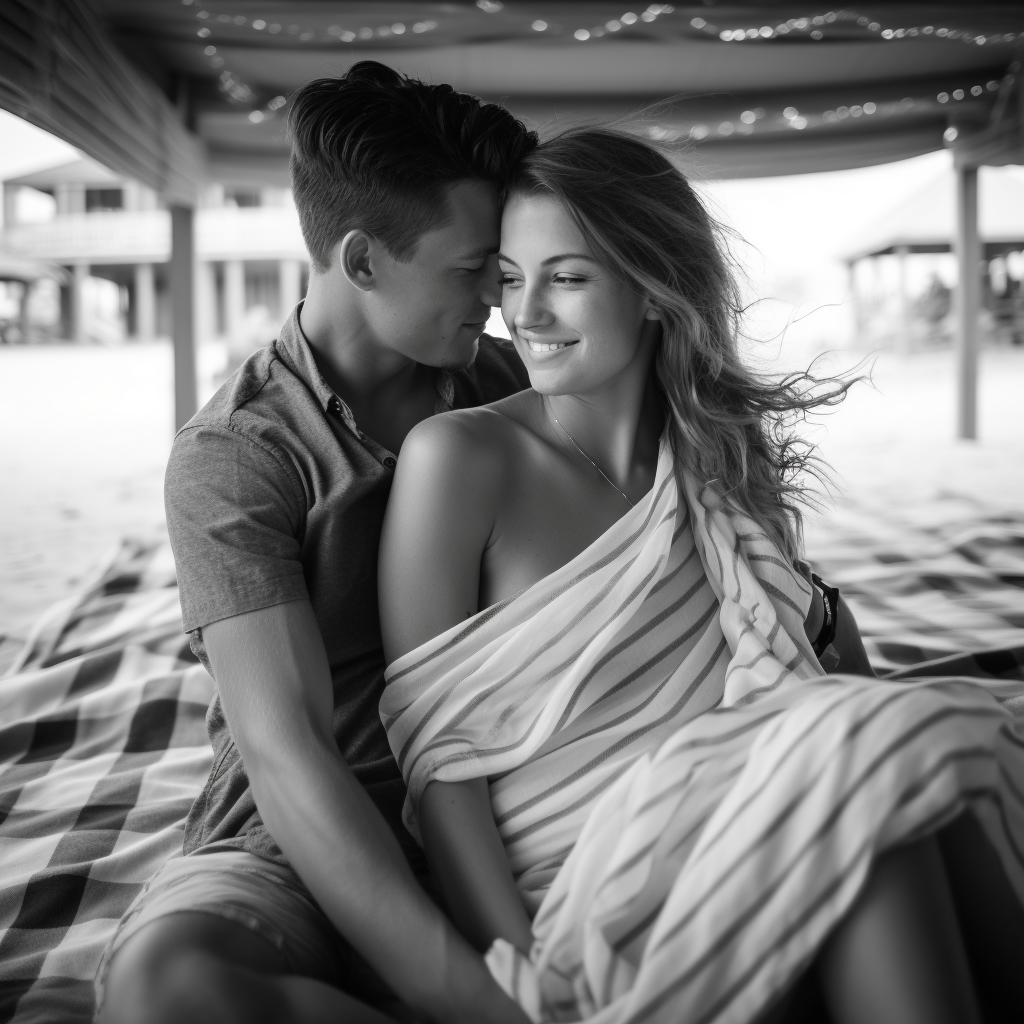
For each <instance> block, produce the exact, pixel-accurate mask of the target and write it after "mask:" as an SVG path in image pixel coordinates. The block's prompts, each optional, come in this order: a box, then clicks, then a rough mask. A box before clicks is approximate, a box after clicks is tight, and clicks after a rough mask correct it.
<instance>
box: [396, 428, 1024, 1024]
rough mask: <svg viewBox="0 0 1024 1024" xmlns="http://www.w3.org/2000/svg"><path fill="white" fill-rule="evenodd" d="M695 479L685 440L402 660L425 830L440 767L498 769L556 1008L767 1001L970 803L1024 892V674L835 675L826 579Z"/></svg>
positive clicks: (399, 681) (641, 1013) (543, 983)
mask: <svg viewBox="0 0 1024 1024" xmlns="http://www.w3.org/2000/svg"><path fill="white" fill-rule="evenodd" d="M685 490H686V497H685V500H680V497H679V490H678V488H677V485H676V480H675V476H674V473H673V465H672V458H671V453H670V452H669V450H668V448H667V446H663V449H662V452H661V456H660V459H659V466H658V472H657V477H656V480H655V485H654V487H653V489H652V491H651V493H650V494H649V495H648V497H647V498H646V499H645V500H644V501H642V502H641V503H640V504H639V505H638V506H637V507H636V508H635V509H633V510H632V511H631V512H630V513H629V514H627V515H626V516H624V517H623V518H622V519H621V520H620V521H619V522H618V523H616V524H615V525H614V526H613V527H612V528H611V529H610V530H609V531H608V532H607V533H605V534H604V535H603V536H602V537H600V538H599V539H598V540H597V541H595V542H594V543H593V544H592V545H591V546H590V547H589V548H587V549H586V550H585V551H584V552H582V553H581V554H580V555H579V556H578V557H577V558H575V559H574V560H573V561H572V562H570V563H569V564H568V565H567V566H565V567H564V568H563V569H561V570H559V571H558V572H556V573H553V574H552V575H551V576H549V577H547V578H545V579H543V580H541V581H539V582H538V583H537V584H535V585H534V586H533V587H531V588H529V589H528V590H526V591H524V592H523V593H521V594H519V595H516V596H515V597H513V598H510V599H509V600H507V601H505V602H502V603H501V604H499V605H495V606H493V607H491V608H489V609H486V610H485V611H483V612H481V613H479V614H478V615H476V616H474V617H473V618H471V619H469V620H467V621H466V622H464V623H460V624H459V625H457V626H455V627H453V628H452V629H451V630H449V631H448V632H446V633H444V634H442V635H441V636H439V637H437V638H435V639H434V640H432V641H430V642H429V643H427V644H425V645H423V646H422V647H421V648H419V649H417V650H415V651H412V652H410V653H409V654H407V655H405V656H404V657H402V658H401V659H399V660H398V661H397V662H395V663H394V664H393V665H391V666H389V668H388V671H387V681H388V685H387V688H386V690H385V694H384V697H383V699H382V702H381V714H382V718H383V721H384V724H385V726H386V728H387V730H388V736H389V739H390V742H391V745H392V749H393V750H394V752H395V756H396V758H397V759H398V763H399V766H400V767H401V769H402V772H403V774H404V776H405V778H406V780H407V783H408V787H409V798H408V801H407V806H406V821H407V823H408V824H409V827H410V828H411V829H412V830H413V832H414V833H415V832H416V817H415V807H416V802H417V800H418V798H419V796H420V794H421V793H422V792H423V789H424V787H425V786H426V784H427V783H428V782H429V781H431V780H433V779H439V780H442V781H456V780H461V779H471V778H478V777H480V776H488V777H489V778H490V780H491V787H490V789H491V802H492V808H493V810H494V815H495V820H496V821H497V823H498V830H499V834H500V835H501V837H502V840H503V842H504V844H505V848H506V851H507V853H508V856H509V861H510V863H511V865H512V870H513V875H514V877H515V879H516V883H517V885H518V886H519V889H520V892H521V893H522V895H523V899H524V902H525V903H526V905H527V907H528V908H529V909H530V910H531V911H535V914H534V921H533V930H534V944H533V948H532V949H531V951H530V955H529V957H525V956H523V955H522V954H520V953H519V952H517V951H516V950H514V949H513V948H512V947H511V946H510V945H509V944H508V943H506V942H504V941H502V940H499V941H497V942H496V943H495V944H494V946H493V947H492V948H491V950H490V951H489V953H488V964H489V966H490V968H491V970H492V972H493V973H494V975H495V976H496V977H497V978H498V980H499V981H500V982H501V984H502V985H503V986H504V987H505V989H506V991H508V992H510V994H512V996H513V997H514V998H515V999H517V1001H518V1002H519V1003H520V1005H521V1006H522V1007H523V1008H524V1010H525V1011H526V1012H527V1014H528V1015H529V1016H530V1018H531V1019H532V1020H535V1021H563V1020H564V1021H572V1020H581V1019H587V1020H593V1021H599V1022H601V1024H613V1022H614V1024H626V1022H630V1024H632V1022H639V1021H644V1022H648V1021H650V1022H664V1024H669V1022H672V1024H677V1022H678V1021H680V1020H686V1021H687V1024H699V1022H726V1021H728V1022H737V1024H738V1022H742V1021H749V1020H752V1019H754V1018H755V1017H756V1016H757V1015H758V1013H760V1012H761V1011H762V1010H763V1009H764V1008H765V1007H766V1006H767V1005H768V1004H769V1003H770V1002H771V1001H772V1000H773V999H774V998H775V997H776V996H777V995H778V994H779V993H780V992H781V991H782V989H783V988H784V987H785V986H786V985H787V984H788V983H789V982H790V981H791V980H792V979H793V978H794V977H795V976H796V974H797V973H798V972H799V971H800V970H801V969H802V968H803V967H804V966H805V965H806V964H807V963H808V962H809V960H810V959H811V958H812V957H813V955H814V953H815V951H816V950H817V948H818V947H819V946H820V944H821V942H822V941H823V939H824V938H825V936H826V935H827V934H828V933H829V931H830V929H831V928H832V927H834V925H835V924H836V922H837V921H838V920H839V919H840V918H841V917H842V916H843V914H845V912H846V911H847V910H848V909H849V907H850V906H851V904H852V903H853V901H854V900H855V899H856V896H857V894H858V892H859V889H860V887H861V886H862V884H863V882H864V880H865V878H866V877H867V874H868V871H869V870H870V866H871V862H872V859H873V858H874V857H875V856H876V855H877V854H878V853H879V852H881V851H883V850H885V849H886V848H888V847H891V846H893V845H895V844H897V843H899V842H903V841H908V840H911V839H914V838H917V837H919V836H922V835H925V834H927V833H928V832H929V831H933V830H934V829H936V828H938V827H940V826H941V825H942V824H943V823H945V822H947V821H948V820H950V819H951V818H952V817H954V816H955V815H957V814H958V813H960V811H962V810H963V809H965V808H967V807H969V808H970V809H971V810H972V811H973V812H974V813H975V814H976V815H977V816H978V818H979V819H980V821H981V822H982V824H983V826H984V827H985V829H986V831H987V833H988V834H989V836H990V838H991V839H992V841H993V843H994V845H995V847H996V849H997V850H998V852H999V854H1000V856H1001V858H1002V860H1003V863H1004V865H1005V866H1006V869H1007V872H1008V874H1009V876H1010V879H1011V882H1012V883H1013V885H1014V886H1015V887H1016V889H1017V891H1018V892H1019V893H1020V894H1022V896H1024V854H1022V853H1021V852H1020V851H1024V741H1022V740H1021V739H1020V738H1019V737H1018V735H1017V734H1016V732H1015V731H1014V728H1015V727H1014V719H1013V716H1012V715H1011V713H1010V712H1009V711H1008V710H1007V709H1006V707H1004V706H1002V703H1001V702H1006V701H1010V702H1011V703H1013V704H1014V705H1016V704H1017V703H1018V701H1013V700H1012V698H1014V697H1017V698H1019V697H1020V695H1021V693H1022V686H1021V683H1020V682H1015V681H1009V680H1008V681H1005V682H1004V681H1000V680H986V681H985V684H984V687H982V686H981V685H979V684H978V682H977V681H971V680H968V679H966V678H953V677H947V678H941V679H925V680H914V681H913V682H888V681H885V682H883V681H879V680H868V679H863V678H858V677H850V676H838V675H837V676H824V675H823V674H822V671H821V668H820V666H819V665H818V663H817V661H816V659H815V658H814V655H813V653H812V652H811V650H810V648H809V645H808V643H807V640H806V637H805V635H804V631H803V621H804V618H805V616H806V611H807V608H808V607H809V601H810V597H811V590H810V587H809V585H808V583H807V582H806V580H804V578H803V577H802V576H801V575H800V574H799V573H798V572H797V571H796V570H795V569H793V568H792V567H791V565H790V564H789V562H788V560H787V559H786V558H785V557H784V556H783V555H781V553H780V552H779V551H778V549H777V548H776V547H775V546H774V545H773V544H772V542H771V541H770V539H769V538H768V537H767V536H766V535H765V534H764V532H763V531H762V530H760V529H759V528H758V527H757V526H756V524H754V523H753V522H751V521H750V520H749V519H747V518H745V517H743V516H741V515H738V514H736V513H734V512H730V511H728V510H726V509H725V508H724V507H723V506H722V504H721V502H719V501H717V500H716V498H715V496H714V494H713V492H712V490H711V489H710V488H706V487H705V488H703V489H699V488H698V487H697V486H696V485H695V483H694V482H693V481H691V480H686V481H685ZM716 611H717V612H718V614H717V615H715V614H714V613H715V612H716Z"/></svg>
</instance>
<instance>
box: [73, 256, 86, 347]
mask: <svg viewBox="0 0 1024 1024" xmlns="http://www.w3.org/2000/svg"><path fill="white" fill-rule="evenodd" d="M88 276H89V264H88V263H76V264H75V265H74V268H73V269H72V277H71V324H70V327H71V332H70V333H71V340H72V341H73V342H74V343H75V344H76V345H84V344H85V343H86V341H87V340H88V336H87V334H88V332H87V331H86V325H85V279H86V278H87V277H88Z"/></svg>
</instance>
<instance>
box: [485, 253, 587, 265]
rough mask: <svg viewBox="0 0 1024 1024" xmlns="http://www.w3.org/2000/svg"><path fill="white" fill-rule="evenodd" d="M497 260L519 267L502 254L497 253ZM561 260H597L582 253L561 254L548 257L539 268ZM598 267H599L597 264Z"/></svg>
mask: <svg viewBox="0 0 1024 1024" xmlns="http://www.w3.org/2000/svg"><path fill="white" fill-rule="evenodd" d="M498 259H499V260H501V261H502V262H503V263H511V264H512V266H513V267H518V266H519V264H518V263H516V261H515V260H513V259H509V257H508V256H506V255H505V254H504V253H502V252H499V253H498ZM562 260H586V261H587V262H588V263H597V260H595V259H594V257H593V256H588V255H587V254H586V253H584V252H563V253H559V254H558V255H557V256H549V257H548V258H547V259H546V260H543V261H542V262H541V266H542V267H546V266H548V265H549V264H551V263H559V262H561V261H562ZM598 266H600V264H599V263H598Z"/></svg>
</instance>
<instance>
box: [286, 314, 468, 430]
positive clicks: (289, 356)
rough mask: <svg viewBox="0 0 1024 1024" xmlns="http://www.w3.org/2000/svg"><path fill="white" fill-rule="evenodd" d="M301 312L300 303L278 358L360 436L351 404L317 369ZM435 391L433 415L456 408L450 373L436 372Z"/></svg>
mask: <svg viewBox="0 0 1024 1024" xmlns="http://www.w3.org/2000/svg"><path fill="white" fill-rule="evenodd" d="M301 309H302V303H301V302H300V303H299V304H298V305H297V306H296V307H295V308H294V309H293V310H292V311H291V314H290V316H289V317H288V319H287V320H286V321H285V322H284V326H283V327H282V328H281V332H280V333H279V334H278V336H277V346H276V347H277V354H278V355H279V356H280V357H281V360H282V362H284V364H285V365H286V366H287V367H288V369H289V370H291V371H292V373H294V374H295V376H296V377H298V378H299V380H301V381H302V382H303V384H305V385H306V387H308V388H309V390H310V391H312V392H313V394H314V395H316V398H317V401H318V402H319V403H320V407H321V408H322V409H323V410H324V412H326V413H333V414H334V415H337V416H340V417H341V418H342V420H344V422H345V424H346V426H348V427H349V429H350V430H352V432H353V433H355V434H359V428H358V427H357V426H356V421H355V417H354V416H353V415H352V410H351V409H350V408H349V407H348V403H346V402H345V401H344V400H343V399H342V398H341V397H340V396H339V395H337V394H335V392H334V391H333V390H332V389H331V386H330V385H329V384H328V383H327V381H325V380H324V378H323V374H322V373H321V372H320V370H319V368H318V367H317V365H316V360H315V359H314V358H313V350H312V348H310V345H309V339H308V338H307V337H306V335H305V334H303V332H302V327H301V325H300V324H299V311H300V310H301ZM434 390H435V392H436V395H437V398H436V401H435V402H434V412H435V413H439V412H449V411H450V410H451V409H452V408H453V407H454V405H455V378H454V376H453V374H452V373H451V372H450V371H449V370H446V369H443V368H438V369H437V370H435V371H434Z"/></svg>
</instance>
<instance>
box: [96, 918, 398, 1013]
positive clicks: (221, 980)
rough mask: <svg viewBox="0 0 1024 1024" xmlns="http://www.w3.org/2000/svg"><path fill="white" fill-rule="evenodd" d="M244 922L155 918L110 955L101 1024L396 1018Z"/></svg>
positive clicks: (217, 919) (212, 919)
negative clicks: (302, 964)
mask: <svg viewBox="0 0 1024 1024" xmlns="http://www.w3.org/2000/svg"><path fill="white" fill-rule="evenodd" d="M288 971H289V967H288V963H287V961H286V959H285V957H284V955H283V954H282V953H281V952H280V951H279V950H277V949H276V948H275V947H274V946H273V945H272V944H271V943H270V942H269V941H268V940H266V939H264V938H262V937H261V936H260V935H258V934H257V933H256V932H254V931H250V930H249V929H248V928H246V927H244V926H243V925H240V924H236V923H235V922H233V921H230V920H227V919H225V918H222V917H217V916H215V915H213V914H207V913H196V912H182V913H176V914H169V915H167V916H166V917H161V918H158V919H157V920H155V921H151V922H150V923H149V924H147V925H146V926H145V927H143V928H141V929H140V930H139V931H138V932H136V933H135V934H134V935H132V936H131V937H130V938H129V939H127V940H126V941H125V943H124V945H123V946H122V947H121V948H120V949H119V950H118V951H117V953H116V954H115V956H114V957H113V959H112V961H111V964H110V968H109V972H108V975H107V980H106V998H105V1001H104V1007H103V1014H102V1016H101V1018H100V1020H101V1022H102V1024H207V1022H209V1024H235V1022H238V1024H285V1022H296V1024H327V1022H328V1021H329V1022H331V1024H393V1018H391V1017H387V1016H385V1015H384V1014H383V1013H380V1012H379V1011H377V1010H374V1009H373V1008H371V1007H369V1006H366V1005H365V1004H363V1003H360V1002H358V1001H357V1000H356V999H353V998H352V997H351V996H348V995H346V994H345V993H344V992H342V991H340V990H339V989H336V988H333V987H332V986H330V985H327V984H325V983H324V982H322V981H317V980H316V979H314V978H305V977H299V976H296V975H293V974H289V973H288Z"/></svg>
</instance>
